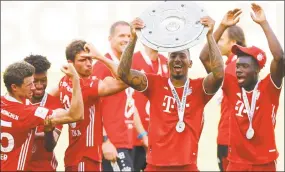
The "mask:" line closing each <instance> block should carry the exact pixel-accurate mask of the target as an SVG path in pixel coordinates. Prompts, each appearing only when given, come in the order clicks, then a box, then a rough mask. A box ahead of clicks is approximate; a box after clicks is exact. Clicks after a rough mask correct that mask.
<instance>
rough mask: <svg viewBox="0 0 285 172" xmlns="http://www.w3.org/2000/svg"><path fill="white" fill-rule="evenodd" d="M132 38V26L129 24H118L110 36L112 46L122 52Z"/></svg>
mask: <svg viewBox="0 0 285 172" xmlns="http://www.w3.org/2000/svg"><path fill="white" fill-rule="evenodd" d="M130 38H131V28H130V26H127V25H118V26H117V27H116V28H115V32H114V34H112V35H110V36H109V41H110V44H111V48H112V49H114V50H115V51H117V53H119V54H121V53H122V52H123V51H124V50H125V49H126V47H127V44H128V43H129V41H130Z"/></svg>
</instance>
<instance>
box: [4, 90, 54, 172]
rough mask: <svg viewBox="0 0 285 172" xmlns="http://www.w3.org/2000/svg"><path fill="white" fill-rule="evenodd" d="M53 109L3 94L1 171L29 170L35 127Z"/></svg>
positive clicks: (41, 123) (40, 123) (42, 122)
mask: <svg viewBox="0 0 285 172" xmlns="http://www.w3.org/2000/svg"><path fill="white" fill-rule="evenodd" d="M52 113H53V111H51V110H49V109H46V108H44V107H37V106H32V105H30V106H27V105H25V104H23V103H21V102H19V101H17V100H16V99H15V98H13V97H11V96H9V95H5V96H1V171H2V170H3V171H17V170H20V171H23V170H27V166H28V162H29V161H30V157H31V153H32V151H31V148H32V145H33V140H34V133H35V128H36V127H37V126H38V125H43V124H44V119H45V118H46V116H48V115H52Z"/></svg>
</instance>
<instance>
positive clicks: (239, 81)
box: [237, 76, 245, 84]
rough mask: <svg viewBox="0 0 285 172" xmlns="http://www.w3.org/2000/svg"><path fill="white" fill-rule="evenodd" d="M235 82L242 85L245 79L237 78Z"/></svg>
mask: <svg viewBox="0 0 285 172" xmlns="http://www.w3.org/2000/svg"><path fill="white" fill-rule="evenodd" d="M237 80H238V83H239V84H242V83H244V81H245V78H244V77H243V76H237Z"/></svg>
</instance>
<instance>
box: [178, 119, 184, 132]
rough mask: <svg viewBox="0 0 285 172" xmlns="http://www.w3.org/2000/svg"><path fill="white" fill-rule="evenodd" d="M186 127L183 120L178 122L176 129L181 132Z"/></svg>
mask: <svg viewBox="0 0 285 172" xmlns="http://www.w3.org/2000/svg"><path fill="white" fill-rule="evenodd" d="M184 129H185V123H184V122H183V121H178V122H177V124H176V131H177V132H178V133H181V132H182V131H184Z"/></svg>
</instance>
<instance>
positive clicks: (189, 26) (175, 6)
mask: <svg viewBox="0 0 285 172" xmlns="http://www.w3.org/2000/svg"><path fill="white" fill-rule="evenodd" d="M206 15H207V14H206V12H205V10H204V9H203V8H201V7H200V6H198V5H197V4H196V3H194V2H191V1H163V2H159V3H156V4H153V5H151V7H149V8H148V9H147V10H145V11H144V12H143V13H142V15H141V16H140V18H141V19H142V20H143V22H144V23H145V27H144V28H143V29H141V30H137V36H138V38H139V40H140V41H141V42H142V43H143V44H144V45H146V46H148V47H150V48H152V49H154V50H157V51H160V52H173V51H180V50H184V49H189V48H191V47H193V46H195V45H197V44H198V43H200V42H201V41H203V39H204V38H205V37H206V34H207V32H208V29H207V28H206V27H204V25H202V24H201V23H200V18H201V17H204V16H206Z"/></svg>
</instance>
